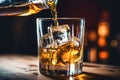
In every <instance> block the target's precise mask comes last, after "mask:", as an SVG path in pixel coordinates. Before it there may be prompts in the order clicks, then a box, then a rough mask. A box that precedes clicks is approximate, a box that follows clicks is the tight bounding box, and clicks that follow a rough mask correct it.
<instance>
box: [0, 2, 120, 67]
mask: <svg viewBox="0 0 120 80" xmlns="http://www.w3.org/2000/svg"><path fill="white" fill-rule="evenodd" d="M119 10H120V5H119V2H117V1H116V0H58V4H57V11H58V17H83V18H85V20H86V31H85V45H84V47H85V49H84V61H86V62H91V63H99V64H108V65H109V64H110V65H117V66H120V30H119V25H120V22H119V21H120V19H119V18H120V12H119ZM37 17H52V16H51V12H50V10H49V9H46V10H43V11H41V12H39V13H37V14H35V15H31V16H25V17H17V16H9V17H7V16H4V17H2V16H1V17H0V54H8V53H9V54H12V53H18V54H32V55H37V34H36V18H37Z"/></svg>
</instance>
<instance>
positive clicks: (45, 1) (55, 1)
mask: <svg viewBox="0 0 120 80" xmlns="http://www.w3.org/2000/svg"><path fill="white" fill-rule="evenodd" d="M49 1H53V2H54V3H55V5H57V3H58V0H44V2H43V3H45V6H46V7H47V8H50V6H49V5H48V2H49Z"/></svg>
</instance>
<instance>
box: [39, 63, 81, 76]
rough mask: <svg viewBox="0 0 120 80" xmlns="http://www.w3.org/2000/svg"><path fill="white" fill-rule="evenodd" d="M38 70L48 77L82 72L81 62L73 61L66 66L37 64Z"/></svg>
mask: <svg viewBox="0 0 120 80" xmlns="http://www.w3.org/2000/svg"><path fill="white" fill-rule="evenodd" d="M39 71H40V73H41V74H43V75H46V76H50V77H57V76H74V75H78V74H80V73H82V63H75V64H70V65H66V66H60V65H44V64H39Z"/></svg>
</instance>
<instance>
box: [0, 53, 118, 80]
mask: <svg viewBox="0 0 120 80" xmlns="http://www.w3.org/2000/svg"><path fill="white" fill-rule="evenodd" d="M0 80H120V66H113V65H105V64H96V63H89V62H84V63H83V73H81V74H79V75H76V76H70V77H60V78H50V77H48V76H44V75H42V74H40V73H39V68H38V58H37V56H34V55H28V54H26V55H23V54H10V53H9V55H8V54H6V55H0Z"/></svg>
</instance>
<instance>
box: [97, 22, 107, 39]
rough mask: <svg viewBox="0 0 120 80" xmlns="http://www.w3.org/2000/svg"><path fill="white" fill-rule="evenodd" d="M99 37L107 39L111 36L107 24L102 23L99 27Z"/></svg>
mask: <svg viewBox="0 0 120 80" xmlns="http://www.w3.org/2000/svg"><path fill="white" fill-rule="evenodd" d="M98 35H99V36H101V37H106V36H108V35H109V24H108V23H107V22H100V23H99V25H98Z"/></svg>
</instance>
